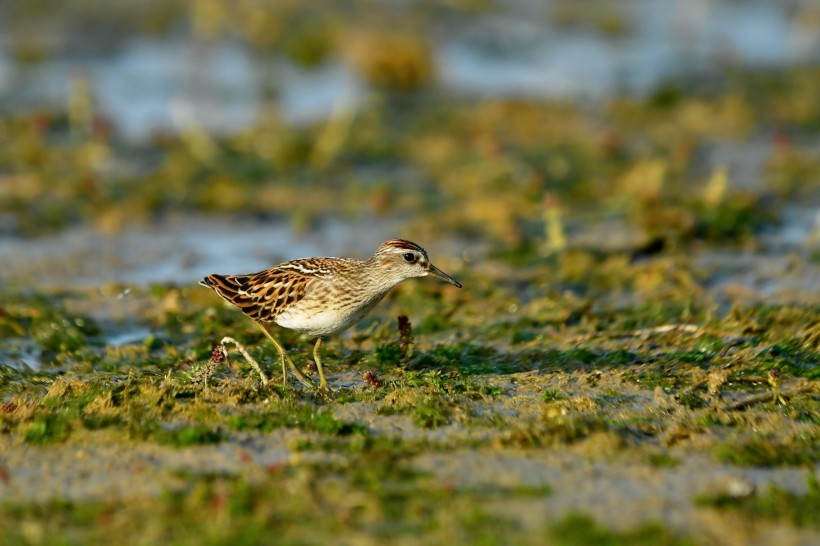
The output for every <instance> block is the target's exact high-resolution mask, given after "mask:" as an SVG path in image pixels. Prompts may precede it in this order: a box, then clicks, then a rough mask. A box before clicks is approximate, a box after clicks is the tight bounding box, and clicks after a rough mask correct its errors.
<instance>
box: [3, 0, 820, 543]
mask: <svg viewBox="0 0 820 546" xmlns="http://www.w3.org/2000/svg"><path fill="white" fill-rule="evenodd" d="M165 4H167V5H168V6H172V8H165V9H167V10H168V11H167V12H166V11H165V9H163V10H159V9H158V8H157V9H156V10H155V11H152V12H151V16H150V17H148V18H147V19H146V20H141V21H142V23H141V24H142V25H143V27H141V28H142V30H141V31H140V32H146V31H147V30H146V29H148V28H149V27H150V28H152V29H153V28H154V25H159V27H162V28H164V27H163V25H165V24H169V23H168V22H169V21H172V20H174V18H175V17H177V15H178V14H177V11H180V10H181V11H183V12H185V10H186V9H188V8H186V7H185V6H184V5H180V4H178V3H164V4H163V5H165ZM246 4H247V5H246ZM251 4H253V3H242V5H241V6H239V5H237V6H239V7H237V8H236V9H238V10H245V9H251V7H252V6H251ZM468 4H469V3H468ZM477 4H482V3H480V2H479V3H477ZM151 5H154V4H151ZM192 5H196V6H200V8H201V6H211V7H212V8H213V9H217V8H218V7H219V6H220V5H222V4H221V3H220V2H198V3H194V4H192ZM285 5H286V6H290V7H283V8H281V9H282V10H285V11H286V12H287V13H279V12H276V11H275V10H273V11H271V13H272V14H273V15H270V16H271V17H273V19H271V20H272V21H273V20H275V19H276V18H277V17H279V16H281V17H284V18H285V19H287V20H290V19H288V17H290V16H293V17H292V18H293V21H297V22H299V21H302V22H303V23H304V21H308V20H314V19H311V18H307V19H304V18H302V17H297V16H296V15H298V13H296V15H294V14H293V13H290V12H289V11H288V10H295V12H299V9H301V8H300V6H302V7H304V6H303V3H300V2H294V3H286V4H283V6H285ZM305 5H306V4H305ZM368 6H370V7H369V8H368V9H371V8H372V5H370V4H368ZM479 7H480V6H473V7H472V8H449V9H452V10H455V11H459V10H462V9H463V10H465V11H467V12H471V10H473V9H474V10H477V12H480V11H481V10H480V9H479ZM200 8H190V9H192V10H194V11H196V10H199V9H200ZM203 9H204V8H203ZM373 9H375V8H373ZM217 11H218V10H217ZM411 11H412V14H413V17H412V18H411V20H412V21H414V22H415V23H416V24H418V23H419V21H421V22H423V21H424V17H430V14H427V15H423V14H421V13H418V12H417V11H416V10H415V9H413V10H411ZM418 11H419V12H420V11H423V10H422V9H421V8H419V10H418ZM433 11H435V10H433ZM15 13H16V12H15ZM25 13H26V12H25V11H22V12H20V13H18V14H17V15H16V17H21V18H22V19H23V22H25V21H24V20H25V18H26V16H25ZM186 13H187V12H186ZM448 13H450V12H448ZM107 14H108V12H101V16H105V17H108V15H107ZM209 14H210V15H209ZM35 15H36V14H33V15H32V16H35ZM85 15H86V16H88V17H91V14H88V13H86V14H85ZM217 15H218V13H217ZM434 15H436V16H447V14H444V15H442V14H441V13H437V14H434ZM451 15H452V14H451ZM461 15H463V14H460V16H461ZM565 15H566V16H570V15H571V14H569V13H568V12H567V13H566V14H565ZM95 16H96V15H95ZM192 17H193V20H195V21H198V23H196V24H195V25H194V26H195V27H196V29H195V31H196V32H199V33H205V34H206V35H208V34H209V33H211V32H218V31H219V29H218V28H216V27H211V26H209V24H210V23H213V22H214V21H213V20H211V19H209V18H213V13H211V12H210V11H208V10H205V11H204V12H203V13H199V12H197V13H195V14H194V15H193V16H192ZM198 17H205V19H198ZM419 18H421V19H419ZM234 19H235V20H236V28H234V29H232V32H234V33H236V34H237V35H238V36H239V37H241V38H242V39H245V40H248V42H249V43H250V44H251V45H252V46H253V47H255V48H258V49H259V51H261V52H264V51H269V50H277V51H278V50H280V49H282V48H284V50H285V51H286V52H287V54H288V55H289V56H290V57H291V58H292V59H294V60H296V61H297V62H298V63H300V64H304V65H306V66H310V65H312V64H314V63H319V62H321V60H322V59H323V58H324V56H325V55H326V54H327V52H328V48H331V45H330V42H329V41H328V40H338V39H340V38H339V37H340V36H344V35H346V34H347V32H346V30H349V29H348V28H347V27H348V26H350V25H353V26H354V27H355V26H356V25H355V24H354V23H355V21H354V22H351V21H350V19H349V18H348V16H347V15H345V14H342V13H336V12H328V16H327V17H326V18H319V19H316V21H317V22H316V23H315V24H307V23H304V24H301V23H300V24H294V25H285V26H282V27H279V26H277V27H276V32H274V31H271V32H269V33H260V32H259V29H258V28H256V27H252V28H251V27H246V26H245V25H244V23H243V22H244V21H246V20H250V19H248V18H243V17H241V16H237V17H236V18H234ZM81 20H85V19H83V18H79V19H78V21H81ZM92 20H93V19H92ZM215 20H222V19H221V18H220V17H216V19H215ZM78 21H75V22H74V23H73V24H74V25H77V24H79V23H78ZM163 21H164V23H163ZM209 21H210V23H209ZM598 23H600V25H598V24H596V25H595V28H598V27H599V26H600V27H601V28H606V29H608V30H607V32H613V33H615V34H618V33H621V32H626V31H627V29H623V28H621V26H620V25H619V24H618V21H614V20H609V21H598ZM217 26H218V25H217ZM263 26H264V25H263ZM123 27H128V28H129V29H130V28H132V27H133V25H130V24H129V25H123ZM260 28H261V27H260ZM359 30H361V29H359ZM123 31H125V30H123ZM343 31H344V32H343ZM366 38H367V40H368V42H367V43H368V44H370V47H364V48H362V49H361V51H371V50H372V51H378V52H379V55H375V56H374V57H375V58H370V57H367V56H364V57H362V56H361V51H359V50H358V49H357V52H358V53H357V55H358V56H355V60H354V61H353V62H355V63H356V70H357V71H359V73H360V74H361V75H362V76H363V77H364V79H365V81H366V82H368V84H369V85H371V86H373V88H374V89H375V91H374V97H375V99H374V100H373V101H371V102H369V103H367V104H366V105H364V106H362V108H361V109H360V110H359V111H358V112H357V113H356V115H355V116H351V117H345V116H341V117H336V118H333V119H331V120H329V121H327V122H322V123H317V124H314V125H309V126H303V127H290V126H287V125H285V124H283V123H282V121H281V120H280V119H278V117H277V115H276V114H275V113H270V115H267V116H261V117H260V120H259V122H258V124H257V125H255V126H251V127H248V128H246V129H245V130H243V131H241V132H239V133H237V134H233V135H230V136H224V137H213V136H210V135H204V134H194V135H192V134H180V135H158V136H157V137H156V138H155V139H153V140H150V141H147V142H144V143H141V144H138V145H137V144H125V143H123V142H121V141H119V140H118V139H117V136H116V131H115V130H112V128H110V127H108V126H107V125H106V124H105V123H104V121H105V120H102V119H96V118H94V116H93V114H94V113H93V112H91V113H90V115H91V118H93V119H91V120H90V121H92V122H93V123H89V124H85V123H83V119H82V116H80V118H81V119H78V117H77V116H78V112H76V111H72V110H71V108H69V110H68V111H65V112H64V111H60V110H57V111H48V112H36V113H30V112H29V113H25V114H19V113H13V114H8V113H6V112H3V113H2V114H0V137H2V138H3V139H4V140H5V142H6V143H7V145H5V146H2V147H0V176H2V177H4V178H0V216H1V217H2V224H0V230H2V233H3V234H4V235H10V236H13V237H17V238H25V237H36V236H46V235H47V234H50V233H55V232H59V231H60V230H63V229H69V228H71V227H72V226H88V225H91V226H94V229H96V230H99V231H100V232H103V233H117V232H120V231H122V230H126V231H127V230H128V229H131V228H132V227H134V226H135V225H137V226H138V225H140V224H141V223H151V222H154V221H159V223H160V224H161V220H162V219H163V218H165V217H167V216H168V215H171V214H183V215H184V214H196V215H198V217H199V218H220V219H223V220H224V219H226V218H227V219H228V221H230V219H231V218H237V217H239V218H243V219H247V218H250V217H253V218H258V219H259V220H260V221H265V222H270V223H277V222H278V223H289V224H290V225H291V226H292V227H293V231H294V233H295V234H305V233H307V234H309V233H311V231H312V230H313V229H314V228H316V227H317V226H321V224H322V222H324V221H325V220H326V219H327V218H329V217H333V218H336V219H339V218H341V219H344V220H345V221H349V224H351V226H352V225H354V224H355V222H356V220H357V219H361V218H373V217H388V218H396V219H400V221H401V222H402V224H401V225H402V228H403V229H402V233H401V234H402V235H404V236H406V237H409V238H412V239H414V240H416V241H418V242H419V243H421V244H423V245H424V246H430V248H429V250H431V255H432V257H433V259H434V262H435V263H436V264H437V265H439V266H440V267H441V268H442V269H444V270H446V271H448V272H449V273H452V274H453V275H455V276H456V277H457V278H458V279H459V280H460V281H461V282H462V283H463V284H464V287H465V288H464V289H463V290H460V291H459V290H456V289H454V288H452V287H450V286H447V285H440V284H436V283H435V282H432V281H429V280H427V279H425V280H418V281H412V282H407V283H404V284H402V285H400V286H399V287H398V288H397V289H396V290H394V291H393V292H392V293H391V294H390V295H389V296H388V298H386V300H385V301H384V302H383V303H382V304H380V306H378V307H377V308H376V309H375V310H374V312H373V313H372V315H371V316H370V317H369V318H368V319H367V320H365V321H364V322H363V323H361V324H359V325H357V326H356V327H355V328H353V329H352V331H351V332H349V333H348V334H346V335H344V336H341V337H339V338H337V339H331V340H328V342H327V343H326V344H325V348H326V353H325V354H326V358H325V362H326V369H327V372H328V374H329V379H330V382H331V384H333V385H334V386H336V387H337V390H336V391H335V392H333V393H331V394H327V395H321V394H317V393H313V392H309V391H306V390H305V389H302V388H298V387H296V386H295V385H294V384H291V385H290V386H289V387H285V386H284V385H282V384H281V379H280V378H279V367H278V360H277V355H276V353H275V351H274V350H273V348H272V347H271V346H270V344H267V343H266V342H265V338H264V337H263V336H262V334H261V333H260V332H259V331H258V330H257V329H256V327H254V326H253V325H252V324H251V323H250V322H249V321H248V320H247V319H246V318H245V317H243V316H242V315H241V314H240V313H239V312H237V311H236V310H235V309H231V308H229V307H228V306H226V305H224V304H223V303H222V302H221V301H220V300H219V299H218V298H217V297H216V296H215V295H214V294H213V293H212V292H210V291H209V290H207V289H205V288H202V287H200V286H196V285H194V284H193V283H187V282H185V283H176V284H173V283H162V284H156V285H153V286H144V285H134V286H125V285H122V284H111V283H108V282H103V281H100V282H93V283H91V286H89V283H87V282H86V283H84V284H83V285H82V286H84V288H80V287H79V284H76V285H75V284H73V283H71V282H69V281H68V280H66V282H65V283H64V284H63V285H59V286H57V287H56V288H55V287H53V283H52V286H51V287H49V288H46V287H45V285H40V284H38V283H36V282H34V281H33V280H32V279H38V278H40V276H41V275H42V274H43V271H41V269H43V268H42V267H41V265H42V264H45V263H51V262H47V257H46V258H44V259H43V260H44V261H36V260H33V261H29V260H28V259H24V258H21V257H20V256H14V255H12V256H3V257H2V261H3V268H2V271H0V529H2V533H0V544H14V545H17V544H20V545H22V544H101V543H106V544H120V543H122V544H126V543H128V544H130V543H140V544H142V543H144V544H157V543H170V544H203V543H205V544H224V543H229V542H230V543H234V544H237V545H238V544H269V543H281V544H326V543H340V544H341V543H345V544H375V543H379V544H382V543H385V542H389V543H391V544H557V545H562V544H590V545H592V544H596V545H597V544H738V545H740V544H770V543H771V544H775V543H776V544H779V545H782V544H809V543H812V541H816V539H817V532H818V529H817V525H816V521H815V520H814V519H812V517H811V516H812V515H813V514H815V513H817V511H818V510H817V502H818V499H817V497H818V491H817V480H816V475H817V472H818V461H820V383H818V379H820V299H818V298H819V297H820V291H818V285H817V279H818V278H820V260H818V256H820V254H819V253H818V244H820V232H818V231H817V226H816V225H814V227H813V228H812V227H809V228H806V229H805V231H806V233H805V234H804V235H805V236H804V237H803V239H801V241H799V242H794V240H789V241H785V240H784V236H783V235H782V233H781V231H780V230H781V229H783V230H784V231H788V229H786V228H793V227H794V225H793V222H794V218H793V217H792V214H793V211H794V210H795V209H800V207H816V206H818V203H817V202H816V198H817V195H818V189H820V158H819V157H818V155H817V153H816V143H817V142H818V139H820V125H818V123H817V120H818V119H820V97H818V93H820V85H819V84H818V82H819V81H820V71H818V69H817V67H816V66H808V67H795V68H789V69H779V70H769V71H765V72H758V71H748V70H742V69H737V70H732V71H727V74H725V75H724V77H722V78H721V79H720V80H719V82H718V81H716V82H711V81H710V82H695V83H694V84H693V83H692V82H690V81H689V80H688V79H686V78H681V80H679V81H675V80H671V81H670V82H668V83H667V84H665V85H664V86H662V87H661V88H659V89H657V90H656V91H655V92H654V93H651V94H650V95H648V96H647V97H643V98H636V97H631V98H617V97H616V98H612V99H611V100H608V101H604V102H603V103H601V104H599V105H598V106H596V107H595V108H588V107H584V106H582V105H580V104H574V103H570V102H565V101H552V102H542V101H535V100H533V101H526V100H496V99H488V100H482V101H471V100H465V99H461V98H454V97H451V96H448V95H446V93H443V92H442V91H441V90H439V89H437V88H436V87H435V86H434V85H431V83H430V79H431V78H432V77H433V74H434V72H435V71H434V70H433V67H432V66H431V65H430V64H429V62H430V59H429V58H428V46H427V44H425V42H424V39H422V38H418V37H416V36H410V35H408V36H404V37H398V38H396V37H394V36H388V35H383V34H381V33H378V32H370V31H368V32H367V33H366ZM374 44H375V45H376V47H373V45H374ZM24 45H25V44H24ZM35 45H36V44H35ZM38 51H39V49H37V48H35V50H34V51H32V50H30V49H27V48H26V47H22V46H20V45H19V44H18V49H17V50H15V55H17V56H19V57H21V58H24V59H29V61H30V62H36V61H37V57H38V55H39V54H40V53H42V52H40V53H38ZM74 98H76V99H82V98H83V97H74ZM77 102H82V101H81V100H78V101H75V102H72V104H75V103H77ZM80 113H82V112H80ZM86 113H87V114H88V112H86ZM85 121H89V120H85ZM727 147H730V148H732V147H734V148H737V149H739V150H741V151H740V152H737V153H736V154H735V155H733V156H732V157H731V158H727V157H724V156H723V155H722V150H723V151H725V148H727ZM761 149H762V150H763V151H764V154H763V155H765V156H766V157H767V159H766V161H765V165H764V166H763V167H761V168H760V169H759V170H758V171H756V172H754V173H753V176H747V175H744V176H743V177H738V176H736V175H735V174H734V173H735V172H737V170H734V168H735V167H737V165H734V163H736V162H738V161H740V163H743V162H745V161H747V160H748V161H750V160H751V159H752V158H753V157H754V158H756V157H758V155H759V153H760V150H761ZM738 158H739V159H738ZM740 172H743V173H745V172H746V171H745V170H743V169H740ZM7 180H11V183H8V184H7V183H5V182H6V181H7ZM14 181H23V182H25V183H19V184H15V183H14ZM784 226H785V227H784ZM352 229H353V228H352ZM801 229H802V228H801ZM812 229H814V231H812ZM390 235H391V236H392V235H393V234H390ZM427 241H430V242H431V243H432V244H430V245H428V244H427ZM436 242H437V243H439V245H441V248H446V249H448V250H447V251H441V252H438V253H436V252H434V250H436V249H435V247H434V246H433V245H434V244H436ZM33 244H36V241H35V242H34V243H33ZM264 244H265V242H264V241H260V245H264ZM89 259H92V257H89V256H88V255H82V256H78V257H77V260H78V261H79V262H85V260H89ZM145 259H146V260H148V259H149V258H145ZM51 265H52V266H53V267H52V271H53V272H56V273H57V274H56V277H57V278H58V279H60V278H63V277H65V279H69V278H71V273H72V272H73V271H76V270H77V269H78V268H77V264H72V263H59V264H56V265H55V264H53V263H52V264H51ZM402 315H404V316H408V317H409V318H410V321H411V323H412V325H413V328H412V333H410V332H408V331H405V332H403V333H400V332H399V331H398V327H397V317H399V316H402ZM405 330H406V329H405ZM275 332H276V335H277V337H278V338H279V339H280V340H281V341H282V342H283V343H284V344H285V345H286V346H287V347H289V348H290V349H291V355H292V356H293V358H294V360H295V361H296V363H297V365H298V366H300V367H301V368H302V369H304V370H306V373H311V363H310V360H309V357H308V355H309V354H310V349H309V348H310V345H311V341H310V340H307V339H303V338H301V337H300V336H298V335H296V334H294V333H293V332H289V331H285V330H276V331H275ZM225 335H230V336H232V337H234V338H235V339H237V340H238V341H239V342H241V343H242V344H244V345H246V346H247V347H248V349H249V350H250V353H251V355H252V356H253V357H254V358H256V359H257V360H258V361H259V362H261V363H262V365H263V367H264V368H265V371H266V373H267V375H268V376H269V377H272V378H273V380H272V381H271V382H270V383H269V384H267V385H263V384H262V383H261V382H260V380H259V377H258V376H257V375H256V373H255V372H254V370H253V369H252V368H251V367H250V366H249V365H248V364H247V363H245V362H244V361H243V360H242V359H241V358H240V357H239V355H238V354H236V353H232V354H231V357H230V360H229V361H228V362H221V363H214V362H212V361H211V356H212V352H213V349H214V346H215V345H216V344H217V343H218V342H219V341H220V340H221V339H222V337H223V336H225ZM115 339H116V340H117V341H116V342H115V341H113V340H115ZM123 340H125V341H123ZM26 362H28V363H30V364H32V365H31V366H28V365H26Z"/></svg>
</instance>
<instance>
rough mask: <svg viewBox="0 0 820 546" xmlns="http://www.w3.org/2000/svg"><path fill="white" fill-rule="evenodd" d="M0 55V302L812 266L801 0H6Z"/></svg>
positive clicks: (819, 67) (818, 103) (812, 175)
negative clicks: (355, 267) (417, 256)
mask: <svg viewBox="0 0 820 546" xmlns="http://www.w3.org/2000/svg"><path fill="white" fill-rule="evenodd" d="M0 33H1V34H0V259H2V261H3V264H4V267H3V272H2V273H0V283H6V284H9V283H10V284H15V283H20V282H21V281H20V279H25V281H26V282H32V281H36V282H39V283H43V284H57V285H59V284H61V283H70V284H80V285H94V284H99V283H101V282H106V281H112V280H118V281H126V282H141V283H150V282H181V283H187V282H191V281H193V280H195V279H197V278H198V277H200V276H201V275H202V274H205V273H210V272H213V271H222V272H239V271H250V270H254V269H259V268H262V267H266V266H268V265H270V264H271V263H272V262H274V261H277V260H284V259H292V258H296V257H302V256H306V255H315V254H330V255H356V256H365V255H367V254H369V253H370V252H371V251H372V249H373V248H375V246H376V245H377V244H378V243H379V242H380V241H381V240H383V239H386V238H388V237H391V236H403V237H406V238H410V239H414V240H417V241H418V242H420V243H421V244H422V245H424V246H428V247H432V248H431V253H432V251H435V252H438V253H444V254H446V255H452V256H454V258H453V262H452V263H449V264H448V263H444V264H442V265H443V266H445V265H448V266H450V267H452V268H455V269H456V270H458V269H459V268H466V267H468V266H469V265H470V263H472V262H475V261H476V260H479V259H483V258H484V257H489V258H493V259H498V260H500V261H501V262H506V263H507V264H509V265H512V266H513V267H515V266H517V265H518V264H522V263H527V262H528V261H531V260H538V259H542V258H543V257H545V256H548V255H551V254H556V253H560V252H562V251H564V250H566V249H567V248H579V247H582V248H596V249H600V250H601V251H604V252H624V253H627V254H629V255H631V256H633V257H634V256H641V255H651V254H656V253H664V252H680V251H683V252H690V251H694V250H698V251H699V252H703V251H704V249H721V248H730V249H733V251H736V252H740V253H743V254H744V255H746V256H764V255H765V254H766V253H767V252H775V253H778V255H782V254H783V253H784V252H799V253H802V254H801V255H803V256H806V257H807V258H808V260H809V261H810V262H812V263H815V264H816V263H817V261H818V260H819V259H820V257H819V256H820V250H818V244H819V243H818V241H820V235H819V233H820V227H818V226H820V213H819V212H818V210H820V209H818V206H820V4H818V3H817V2H815V1H812V0H802V1H801V0H791V1H783V2H771V1H764V0H747V1H739V0H679V1H678V0H624V1H619V2H612V1H604V0H585V1H582V2H579V1H576V0H553V1H535V0H451V1H447V2H427V1H410V0H406V1H389V2H382V1H367V0H358V1H356V0H351V1H339V2H317V1H313V0H311V1H304V0H187V1H183V0H175V1H167V0H162V1H160V0H122V1H118V2H107V1H103V0H66V1H52V0H5V1H4V2H3V3H2V5H0ZM705 256H706V258H704V259H706V260H709V259H713V260H719V259H720V257H721V256H724V253H723V252H722V251H715V252H714V253H713V254H712V255H708V254H707V255H705ZM732 256H735V257H736V254H734V255H732ZM733 259H734V258H733ZM801 279H802V280H801V281H800V282H801V283H802V287H803V288H804V289H805V288H807V287H808V288H809V289H810V290H813V289H815V288H816V287H817V284H816V280H815V279H814V275H813V274H811V273H808V274H804V275H803V276H802V277H801Z"/></svg>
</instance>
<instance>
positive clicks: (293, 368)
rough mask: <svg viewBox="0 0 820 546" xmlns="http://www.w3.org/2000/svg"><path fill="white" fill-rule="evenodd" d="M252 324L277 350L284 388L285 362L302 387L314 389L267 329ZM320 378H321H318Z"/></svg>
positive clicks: (259, 324)
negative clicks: (280, 361)
mask: <svg viewBox="0 0 820 546" xmlns="http://www.w3.org/2000/svg"><path fill="white" fill-rule="evenodd" d="M253 322H254V324H256V325H257V326H259V329H260V330H262V332H264V333H265V335H266V336H267V337H268V339H269V340H270V342H271V343H273V346H274V347H276V350H277V351H279V356H280V357H281V358H282V375H283V378H282V379H283V381H284V383H285V386H287V373H286V371H285V362H287V364H288V366H290V371H292V372H293V375H295V376H296V379H298V380H299V382H300V383H301V384H302V385H304V386H306V387H310V388H311V389H312V388H314V387H315V385H314V384H313V382H312V381H311V380H310V379H308V378H307V377H305V375H304V374H303V373H302V372H300V371H299V368H297V367H296V364H294V363H293V361H292V360H291V359H290V357H289V356H288V353H286V352H285V348H284V347H282V346H281V345H280V344H279V342H278V341H276V340H275V339H274V338H273V336H272V335H270V332H268V329H267V328H265V327H264V326H263V325H262V324H261V323H259V322H256V321H253ZM320 377H321V376H320Z"/></svg>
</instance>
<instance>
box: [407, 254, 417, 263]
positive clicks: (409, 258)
mask: <svg viewBox="0 0 820 546" xmlns="http://www.w3.org/2000/svg"><path fill="white" fill-rule="evenodd" d="M404 261H405V262H407V263H413V262H415V261H416V255H415V254H413V253H412V252H405V253H404Z"/></svg>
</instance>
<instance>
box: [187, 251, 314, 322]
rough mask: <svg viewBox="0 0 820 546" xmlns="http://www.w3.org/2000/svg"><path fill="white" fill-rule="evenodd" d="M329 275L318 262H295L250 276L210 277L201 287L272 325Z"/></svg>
mask: <svg viewBox="0 0 820 546" xmlns="http://www.w3.org/2000/svg"><path fill="white" fill-rule="evenodd" d="M329 273H330V271H329V270H328V269H327V268H326V267H323V265H322V264H321V262H319V261H318V260H314V259H307V260H295V261H292V262H287V263H284V264H281V265H278V266H276V267H272V268H270V269H266V270H264V271H260V272H258V273H251V274H248V275H216V274H213V275H208V276H207V277H205V278H204V279H203V280H202V281H201V282H200V284H202V285H204V286H208V287H210V288H213V290H214V291H215V292H216V293H217V294H219V295H220V296H221V297H222V298H223V299H225V300H226V301H228V302H230V303H232V304H234V305H236V306H237V307H239V308H240V309H241V310H242V312H243V313H245V314H246V315H248V316H249V317H250V318H252V319H254V320H258V321H262V322H272V321H274V320H276V317H277V316H279V315H280V314H281V313H282V312H283V311H284V310H285V309H286V308H287V307H288V306H290V305H293V304H294V303H296V302H298V301H299V300H301V299H302V298H304V297H305V294H306V293H307V286H308V284H309V283H310V282H311V281H313V280H315V279H317V278H321V277H324V276H326V275H328V274H329Z"/></svg>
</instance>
